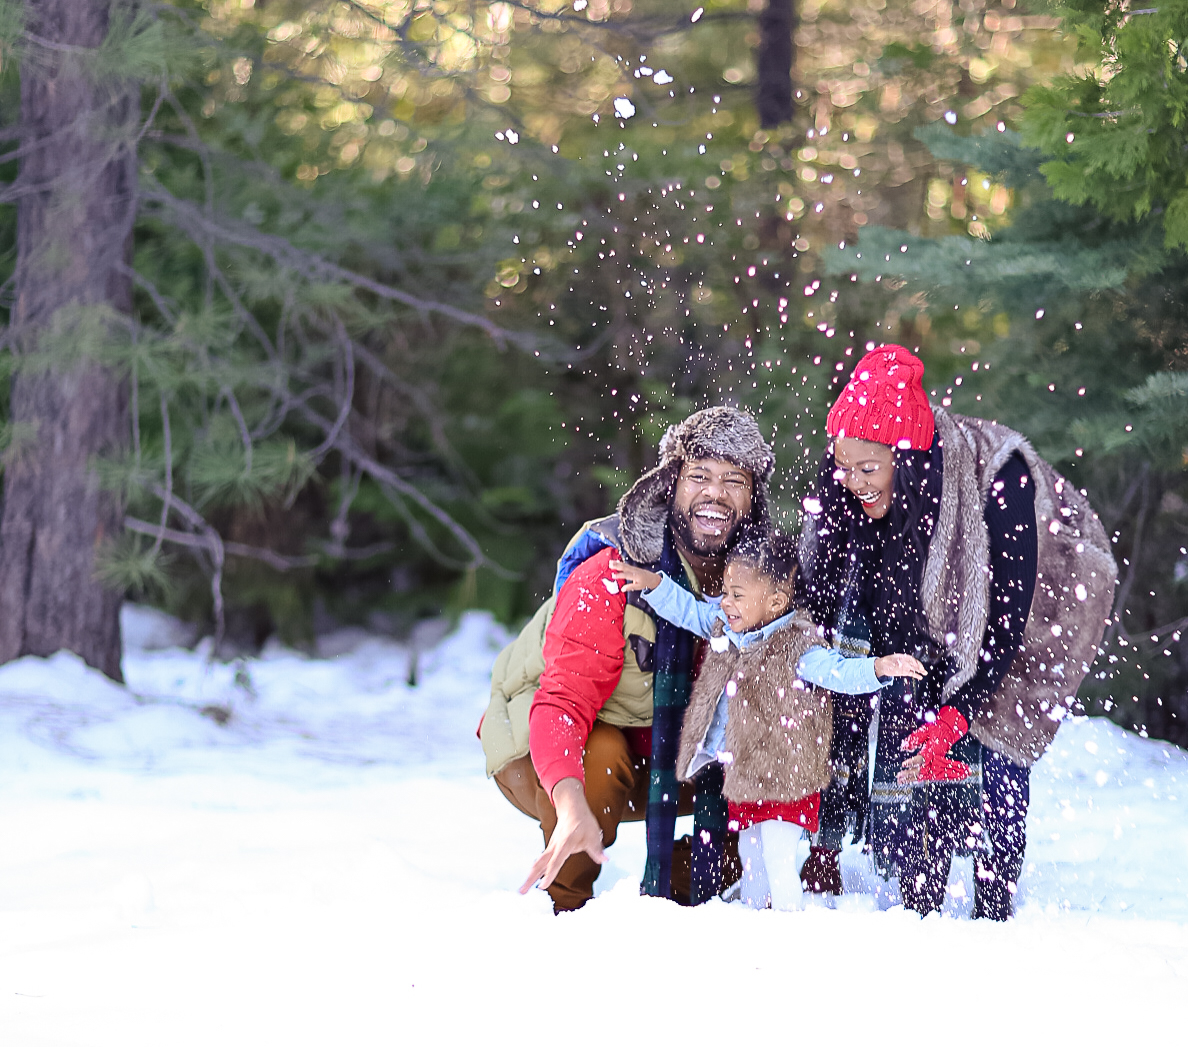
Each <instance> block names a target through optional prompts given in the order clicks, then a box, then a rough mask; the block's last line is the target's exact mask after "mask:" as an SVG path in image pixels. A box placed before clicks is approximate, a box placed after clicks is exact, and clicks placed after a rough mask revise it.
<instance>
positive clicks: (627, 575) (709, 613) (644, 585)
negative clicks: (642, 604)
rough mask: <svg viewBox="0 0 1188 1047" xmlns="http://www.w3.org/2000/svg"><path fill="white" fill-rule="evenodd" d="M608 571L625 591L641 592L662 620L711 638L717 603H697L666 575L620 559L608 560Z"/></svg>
mask: <svg viewBox="0 0 1188 1047" xmlns="http://www.w3.org/2000/svg"><path fill="white" fill-rule="evenodd" d="M610 569H611V572H612V573H613V574H614V576H615V577H616V578H618V579H619V580H620V581H622V582H626V584H625V585H624V586H623V588H624V590H626V591H627V592H642V593H643V598H644V599H645V600H646V601H647V602H648V606H649V607H651V608H652V610H653V611H655V612H656V613H657V614H658V615H660V617H661V618H664V619H665V620H667V621H670V622H672V624H673V625H679V626H680V627H681V628H682V629H688V630H689V632H691V633H696V634H697V635H698V636H703V637H707V638H708V637H710V636H712V635H713V631H712V630H713V626H714V622H715V621H717V620H718V618H720V617H721V615H722V612H721V611H720V610H718V605H717V604H716V603H705V602H703V601H701V600H698V599H697V597H696V596H694V595H693V594H692V593H691V592H689V590H688V589H682V588H681V587H680V586H679V585H677V583H676V582H674V581H673V580H672V579H671V578H669V577H668V576H667V575H666V574H657V573H656V572H655V571H649V570H647V569H646V568H643V567H633V566H632V565H631V564H627V563H623V561H622V560H611V562H610Z"/></svg>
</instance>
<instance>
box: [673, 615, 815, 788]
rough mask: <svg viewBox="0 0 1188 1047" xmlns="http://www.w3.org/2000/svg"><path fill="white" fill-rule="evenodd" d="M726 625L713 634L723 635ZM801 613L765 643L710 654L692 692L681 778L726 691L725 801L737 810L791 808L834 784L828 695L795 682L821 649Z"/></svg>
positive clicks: (679, 764) (683, 740)
mask: <svg viewBox="0 0 1188 1047" xmlns="http://www.w3.org/2000/svg"><path fill="white" fill-rule="evenodd" d="M721 629H722V625H721V623H719V624H718V625H716V626H715V631H716V632H718V633H719V635H720V634H721ZM823 645H824V640H822V639H821V637H820V633H819V631H818V629H817V627H816V626H815V625H814V624H813V622H812V620H811V619H810V618H809V617H808V615H807V614H805V613H804V612H803V611H798V612H796V614H794V615H793V617H792V619H791V621H789V622H788V623H787V624H786V625H785V626H783V627H782V628H780V629H778V630H777V631H776V632H774V633H773V634H772V635H771V636H769V637H768V638H767V639H765V640H760V641H758V642H757V643H753V644H750V645H749V646H748V647H746V648H745V649H743V650H739V648H737V647H735V646H734V644H732V643H731V644H729V645H728V646H727V647H726V649H725V650H724V651H715V650H713V649H712V647H711V649H709V650H707V652H706V656H705V661H704V662H703V663H702V665H701V670H700V672H699V673H698V674H697V682H696V683H695V684H694V685H693V694H692V696H691V697H690V699H689V708H688V710H687V711H686V712H685V724H684V727H683V728H682V730H681V745H680V752H679V754H678V756H677V777H678V778H680V779H681V780H682V781H684V780H687V774H688V769H689V765H690V763H691V762H692V760H693V757H694V755H695V754H696V752H697V747H698V744H699V743H700V742H701V740H702V739H703V738H704V737H705V733H706V731H707V730H708V728H709V725H710V721H711V720H712V719H713V715H714V709H715V708H716V707H717V704H718V698H719V696H720V695H721V694H722V691H723V689H725V690H727V693H728V703H729V704H728V706H727V708H728V711H729V718H728V720H727V723H726V743H725V745H726V750H727V751H728V752H729V753H731V754H732V756H733V759H732V760H731V762H730V763H728V764H726V781H725V784H724V786H723V788H722V795H723V796H725V797H726V799H728V800H732V801H734V802H735V803H753V802H756V801H758V800H767V801H778V802H783V803H790V802H792V801H794V800H799V799H802V798H803V797H805V796H807V795H809V794H810V793H814V792H817V791H819V790H821V789H824V788H825V786H827V785H828V784H829V778H830V768H829V743H830V740H831V738H832V735H833V709H832V706H831V704H830V699H829V693H828V692H827V691H825V690H822V689H821V688H820V687H814V686H813V685H812V684H808V683H805V682H804V681H802V680H800V679H799V678H798V677H797V675H796V667H797V665H798V664H799V663H800V659H801V657H802V656H803V655H804V653H805V652H806V651H807V650H808V649H809V648H810V647H814V646H823ZM731 685H733V688H732V687H731Z"/></svg>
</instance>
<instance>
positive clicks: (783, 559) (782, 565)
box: [726, 527, 800, 599]
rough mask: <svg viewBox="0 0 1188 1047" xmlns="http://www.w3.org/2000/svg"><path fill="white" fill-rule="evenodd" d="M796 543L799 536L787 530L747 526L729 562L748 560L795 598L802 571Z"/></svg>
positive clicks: (747, 561)
mask: <svg viewBox="0 0 1188 1047" xmlns="http://www.w3.org/2000/svg"><path fill="white" fill-rule="evenodd" d="M796 544H797V543H796V538H795V537H794V536H793V535H790V534H785V533H784V532H783V531H768V530H763V529H760V528H756V527H744V528H743V530H742V531H741V532H740V534H739V536H738V539H737V541H736V542H735V543H734V546H733V548H732V549H731V550H730V552H729V553H728V554H727V555H726V564H727V566H729V565H730V564H732V563H742V564H746V566H748V567H750V568H751V569H752V570H753V571H755V572H756V573H758V574H759V575H761V576H762V577H763V578H765V579H767V580H768V581H769V582H771V583H772V585H773V586H775V587H776V588H778V589H782V590H784V591H785V592H787V594H788V597H789V599H791V597H792V592H793V588H794V586H795V584H796V575H797V574H798V573H799V571H800V557H799V555H798V554H797V551H796Z"/></svg>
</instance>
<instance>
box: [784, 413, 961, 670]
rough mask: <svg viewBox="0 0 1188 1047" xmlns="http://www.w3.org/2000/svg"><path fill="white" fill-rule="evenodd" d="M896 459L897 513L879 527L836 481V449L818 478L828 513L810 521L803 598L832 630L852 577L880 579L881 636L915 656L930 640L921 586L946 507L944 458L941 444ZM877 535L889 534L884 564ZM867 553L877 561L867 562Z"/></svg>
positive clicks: (876, 603)
mask: <svg viewBox="0 0 1188 1047" xmlns="http://www.w3.org/2000/svg"><path fill="white" fill-rule="evenodd" d="M893 453H894V455H895V476H894V479H893V481H892V486H891V491H892V497H891V508H890V511H889V512H888V514H887V519H886V520H885V521H874V520H872V519H871V518H870V517H868V516H867V515H866V513H865V512H863V510H862V508H861V506H860V505H859V503H858V500H857V499H856V498H854V497H853V496H852V495H851V494H849V492H847V491H846V489H845V488H844V487H842V485H841V483H839V482H838V481H837V480H836V479H834V473H835V472H836V471H837V465H836V464H835V462H834V459H833V451H832V448H829V449H827V450H826V452H825V455H824V457H823V458H822V459H821V466H820V468H819V469H818V471H817V491H816V498H817V500H818V501H819V503H820V511H819V512H813V513H810V514H809V515H808V516H807V518H806V521H805V528H806V536H805V537H806V539H807V540H805V542H804V548H805V551H806V555H805V559H804V565H803V570H804V574H803V577H802V582H801V586H800V591H799V594H798V597H799V600H800V602H802V603H803V604H804V606H805V607H807V608H808V610H809V612H810V613H811V614H812V616H813V618H814V619H815V620H816V621H817V622H819V623H820V624H822V625H824V626H826V627H827V628H829V627H832V626H834V625H835V624H836V623H837V618H838V612H839V610H840V608H841V604H842V601H843V599H844V598H845V596H846V590H847V588H848V587H849V585H850V582H851V572H852V571H855V570H856V571H859V572H861V574H860V577H859V578H857V579H856V581H857V583H858V584H859V585H862V586H866V587H870V586H871V582H872V581H873V574H874V573H875V572H878V573H879V574H881V576H882V578H881V584H880V585H878V586H877V588H874V590H873V592H874V593H875V594H876V595H875V596H874V599H873V600H872V605H871V610H872V611H873V612H874V614H875V615H876V617H877V618H878V623H877V624H878V628H879V630H880V632H881V633H882V634H883V636H884V637H885V639H886V641H887V643H889V644H890V646H891V649H893V650H896V651H912V650H914V649H915V648H916V647H917V646H918V645H919V644H920V643H921V642H922V641H924V640H925V639H926V637H927V622H926V619H925V618H924V613H923V610H922V608H921V607H920V578H921V575H922V574H923V571H924V561H925V558H926V557H927V555H928V544H929V542H930V541H931V539H932V531H933V528H935V526H936V516H937V510H938V509H939V507H940V495H941V485H942V483H943V475H944V467H943V455H942V450H941V446H940V439H939V436H937V437H934V438H933V441H932V447H931V448H930V449H929V450H927V451H914V450H899V449H896V450H894V452H893ZM813 508H814V509H816V508H817V507H816V506H815V505H814V506H813ZM876 527H886V531H885V533H884V535H883V541H882V543H881V545H882V553H881V555H880V556H878V557H877V558H876V557H875V556H874V553H873V550H875V549H877V548H878V547H879V544H880V543H879V541H878V532H877V531H876V530H875V528H876ZM809 528H815V531H816V533H815V535H812V534H809V533H808V529H809ZM866 551H869V555H866V556H864V555H863V554H864V552H866ZM868 591H870V590H869V589H868Z"/></svg>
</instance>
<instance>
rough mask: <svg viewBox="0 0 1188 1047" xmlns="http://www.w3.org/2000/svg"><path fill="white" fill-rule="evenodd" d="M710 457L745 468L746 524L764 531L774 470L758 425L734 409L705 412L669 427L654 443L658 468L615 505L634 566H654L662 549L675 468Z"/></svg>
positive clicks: (678, 470)
mask: <svg viewBox="0 0 1188 1047" xmlns="http://www.w3.org/2000/svg"><path fill="white" fill-rule="evenodd" d="M699 458H716V459H719V460H720V461H724V462H731V463H733V464H734V465H737V466H739V467H741V468H743V469H749V470H750V471H751V473H752V474H753V475H754V478H755V487H754V491H753V492H752V494H751V522H752V523H753V524H755V525H757V526H759V527H763V528H767V527H768V526H770V515H769V513H768V508H767V482H768V480H770V479H771V474H772V472H773V470H774V469H775V453H774V452H773V451H772V449H771V445H770V444H768V443H767V441H766V440H764V439H763V434H762V433H760V432H759V425H758V423H757V422H756V421H755V419H754V418H753V417H752V416H751V415H750V414H748V413H747V412H746V411H742V410H739V409H738V408H736V407H707V408H706V409H705V410H704V411H698V412H696V413H695V414H691V415H689V417H688V418H686V419H685V420H684V421H683V422H681V423H680V424H679V425H670V426H669V427H668V432H666V433H665V434H664V437H663V439H661V441H660V463H659V464H658V465H657V466H656V467H655V468H654V469H652V470H650V471H649V472H646V473H644V474H643V476H641V477H640V478H639V479H638V480H637V481H636V482H635V484H634V486H633V487H632V488H631V490H630V491H628V492H627V493H626V494H625V495H623V497H622V498H621V499H620V500H619V535H620V540H621V542H622V546H623V552H625V553H626V554H627V556H628V557H629V558H630V559H631V560H633V561H635V562H636V563H639V564H650V563H655V562H656V561H657V560H659V559H660V553H661V551H662V550H663V547H664V531H665V528H666V527H667V526H668V500H669V496H670V495H671V494H672V489H673V486H674V485H675V483H676V480H677V477H678V476H679V475H680V471H681V463H682V462H685V461H687V460H696V459H699Z"/></svg>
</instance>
